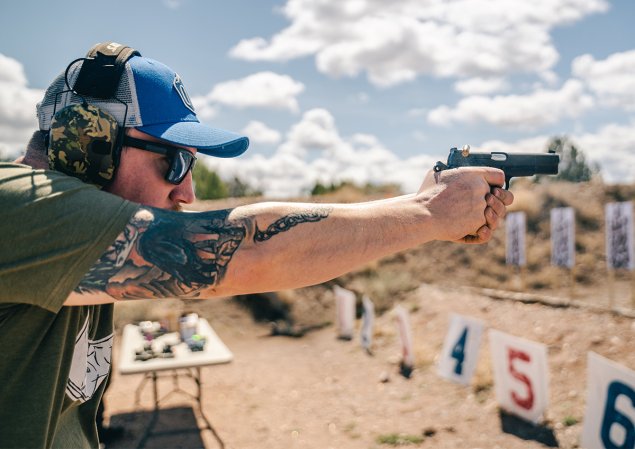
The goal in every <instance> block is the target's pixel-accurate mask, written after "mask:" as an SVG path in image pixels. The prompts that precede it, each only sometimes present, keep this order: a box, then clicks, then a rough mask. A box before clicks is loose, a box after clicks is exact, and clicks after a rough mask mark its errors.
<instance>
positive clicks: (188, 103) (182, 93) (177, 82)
mask: <svg viewBox="0 0 635 449" xmlns="http://www.w3.org/2000/svg"><path fill="white" fill-rule="evenodd" d="M172 84H173V85H174V88H175V89H176V91H177V93H178V94H179V97H181V100H182V101H183V104H184V105H185V107H186V108H188V109H189V110H190V111H192V112H193V113H194V114H196V111H195V110H194V105H193V104H192V100H190V96H189V95H188V94H187V91H186V90H185V86H184V85H183V81H181V77H180V76H179V75H178V74H175V75H174V82H173V83H172Z"/></svg>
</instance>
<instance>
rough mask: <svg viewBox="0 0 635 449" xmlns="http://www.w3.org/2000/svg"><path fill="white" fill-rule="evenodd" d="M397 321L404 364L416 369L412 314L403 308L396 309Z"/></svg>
mask: <svg viewBox="0 0 635 449" xmlns="http://www.w3.org/2000/svg"><path fill="white" fill-rule="evenodd" d="M395 321H396V323H397V330H398V331H399V341H400V342H401V355H402V363H403V364H404V365H405V366H408V367H410V368H413V367H414V364H415V355H414V347H413V345H412V328H411V327H410V314H409V313H408V311H407V310H406V309H405V308H404V307H402V306H400V305H399V306H397V307H395Z"/></svg>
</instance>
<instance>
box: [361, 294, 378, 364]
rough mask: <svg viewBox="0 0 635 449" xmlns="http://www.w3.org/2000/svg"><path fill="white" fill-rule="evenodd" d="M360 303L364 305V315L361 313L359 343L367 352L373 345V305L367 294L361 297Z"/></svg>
mask: <svg viewBox="0 0 635 449" xmlns="http://www.w3.org/2000/svg"><path fill="white" fill-rule="evenodd" d="M362 305H363V306H364V315H362V330H361V343H362V348H364V349H365V350H366V351H367V352H369V353H370V352H371V347H372V345H373V324H374V322H375V305H374V304H373V301H371V299H370V298H369V297H368V296H367V295H364V296H363V297H362Z"/></svg>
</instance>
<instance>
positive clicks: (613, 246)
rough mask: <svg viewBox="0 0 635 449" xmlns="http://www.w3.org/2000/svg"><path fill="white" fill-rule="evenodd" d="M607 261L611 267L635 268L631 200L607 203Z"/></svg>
mask: <svg viewBox="0 0 635 449" xmlns="http://www.w3.org/2000/svg"><path fill="white" fill-rule="evenodd" d="M605 211H606V263H607V264H608V266H609V268H613V269H616V268H626V269H629V270H633V269H635V254H634V253H635V251H634V250H633V205H632V203H631V202H630V201H627V202H623V203H609V204H607V205H606V210H605Z"/></svg>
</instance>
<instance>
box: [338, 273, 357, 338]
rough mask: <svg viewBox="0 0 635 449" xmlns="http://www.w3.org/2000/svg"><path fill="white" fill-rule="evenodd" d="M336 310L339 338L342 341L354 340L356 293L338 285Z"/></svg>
mask: <svg viewBox="0 0 635 449" xmlns="http://www.w3.org/2000/svg"><path fill="white" fill-rule="evenodd" d="M333 292H334V293H335V310H336V323H337V337H338V338H340V339H342V340H352V339H353V331H354V327H355V302H356V298H355V293H353V292H352V291H350V290H346V289H345V288H342V287H340V286H339V285H336V286H335V287H334V288H333Z"/></svg>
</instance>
